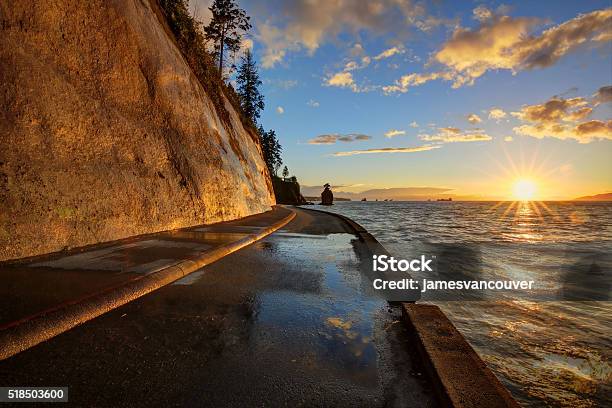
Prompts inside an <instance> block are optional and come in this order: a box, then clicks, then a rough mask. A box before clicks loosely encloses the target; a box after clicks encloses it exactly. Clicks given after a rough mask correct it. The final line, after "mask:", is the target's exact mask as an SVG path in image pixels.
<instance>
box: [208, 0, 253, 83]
mask: <svg viewBox="0 0 612 408" xmlns="http://www.w3.org/2000/svg"><path fill="white" fill-rule="evenodd" d="M208 9H209V10H210V11H211V13H212V20H210V23H209V24H208V25H207V26H206V27H204V33H205V35H206V39H207V40H212V41H213V44H214V48H215V57H216V58H217V61H218V62H219V73H220V75H221V78H223V55H224V53H225V50H226V49H227V50H228V51H231V52H233V53H235V52H238V51H239V50H240V44H241V41H242V34H243V32H245V31H248V30H250V29H251V24H250V23H249V20H250V17H249V16H247V15H246V12H245V11H244V10H243V9H241V8H240V7H238V5H237V4H236V3H235V2H234V0H214V2H213V4H212V5H211V6H210V7H209V8H208Z"/></svg>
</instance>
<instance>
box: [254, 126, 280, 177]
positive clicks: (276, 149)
mask: <svg viewBox="0 0 612 408" xmlns="http://www.w3.org/2000/svg"><path fill="white" fill-rule="evenodd" d="M259 138H260V143H261V150H262V152H263V156H264V161H265V162H266V165H267V166H268V170H269V171H270V174H271V175H274V176H276V173H278V169H279V168H280V166H281V165H282V164H283V159H282V157H281V154H282V152H283V147H282V146H281V145H280V143H279V142H278V139H277V138H276V132H275V131H274V130H272V129H270V130H269V131H267V132H266V131H264V129H263V127H262V126H259Z"/></svg>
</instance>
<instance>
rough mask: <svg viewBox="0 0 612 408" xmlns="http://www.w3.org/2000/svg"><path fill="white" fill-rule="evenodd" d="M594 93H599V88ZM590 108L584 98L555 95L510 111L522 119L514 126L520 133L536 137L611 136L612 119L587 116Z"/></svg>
mask: <svg viewBox="0 0 612 408" xmlns="http://www.w3.org/2000/svg"><path fill="white" fill-rule="evenodd" d="M604 88H605V87H604ZM601 89H602V88H600V91H601ZM605 92H606V91H605V90H604V91H603V94H604V95H605ZM596 95H597V96H599V91H598V93H597V94H596ZM604 99H605V96H604ZM593 103H594V104H597V103H598V98H597V97H596V98H593ZM592 112H593V106H591V105H590V104H589V101H587V99H585V98H582V97H575V98H569V99H565V98H562V97H559V96H554V97H552V98H551V99H549V100H548V101H546V102H544V103H542V104H536V105H524V106H523V107H521V110H520V111H519V112H512V113H511V114H512V115H513V116H515V117H517V118H518V119H519V120H521V121H522V122H524V124H523V125H520V126H516V127H514V128H513V130H514V132H515V133H516V134H519V135H523V136H531V137H535V138H538V139H542V138H546V137H554V138H557V139H561V140H565V139H574V140H577V141H578V142H580V143H589V142H591V141H593V140H595V139H608V140H612V121H611V120H609V121H607V122H606V121H601V120H586V119H587V118H588V117H589V116H590V115H591V113H592Z"/></svg>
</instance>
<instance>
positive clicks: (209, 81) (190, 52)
mask: <svg viewBox="0 0 612 408" xmlns="http://www.w3.org/2000/svg"><path fill="white" fill-rule="evenodd" d="M159 5H160V6H161V9H162V11H163V14H164V17H165V18H166V22H167V23H168V26H169V27H170V30H171V31H172V34H174V38H175V40H176V44H177V46H178V48H179V49H180V51H181V53H182V54H183V56H184V57H185V60H186V61H187V64H188V65H189V67H190V68H191V70H192V71H193V73H194V74H195V76H196V77H197V78H198V80H199V82H200V84H201V85H202V87H203V88H204V89H205V90H206V93H207V94H208V96H209V98H210V99H211V101H212V103H213V104H214V106H215V109H216V110H217V114H218V115H219V116H220V117H221V120H223V122H224V123H225V124H226V125H229V124H230V116H229V111H228V110H227V109H226V107H225V103H224V99H223V95H225V97H226V98H227V99H228V100H229V101H230V103H231V104H232V106H233V107H234V109H235V110H236V111H237V112H239V114H240V119H241V121H242V124H243V126H244V127H245V128H246V129H248V130H250V131H251V134H252V135H253V137H255V135H256V129H255V128H254V126H253V125H252V122H251V120H250V119H249V118H248V117H247V116H246V115H245V114H244V113H243V112H242V108H241V106H240V101H239V97H238V95H236V92H235V91H234V89H233V88H232V87H231V86H229V85H226V84H225V82H224V81H223V80H222V79H221V78H220V75H219V71H218V70H217V68H216V67H215V60H214V56H213V55H211V54H210V52H208V50H207V49H206V41H207V40H206V36H205V34H204V31H203V28H202V23H201V22H199V21H197V20H196V19H195V18H193V17H192V16H191V15H190V14H189V9H188V2H187V0H159ZM254 140H255V141H256V139H254Z"/></svg>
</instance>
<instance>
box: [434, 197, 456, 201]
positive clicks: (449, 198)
mask: <svg viewBox="0 0 612 408" xmlns="http://www.w3.org/2000/svg"><path fill="white" fill-rule="evenodd" d="M436 201H453V199H452V198H451V197H448V198H438V199H437V200H436Z"/></svg>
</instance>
